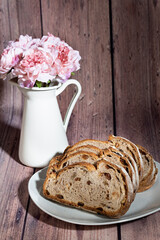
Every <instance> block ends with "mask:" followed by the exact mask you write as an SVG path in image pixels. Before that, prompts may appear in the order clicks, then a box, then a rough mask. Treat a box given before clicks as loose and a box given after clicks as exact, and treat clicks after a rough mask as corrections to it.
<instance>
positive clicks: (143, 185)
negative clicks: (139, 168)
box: [137, 145, 155, 192]
mask: <svg viewBox="0 0 160 240" xmlns="http://www.w3.org/2000/svg"><path fill="white" fill-rule="evenodd" d="M137 147H138V149H139V152H140V154H141V157H142V160H143V165H144V171H143V177H142V179H141V182H140V186H139V192H142V191H145V190H146V189H148V185H150V183H151V181H152V179H153V177H154V171H155V168H154V160H153V157H152V156H151V154H150V153H149V152H148V151H147V150H146V149H145V148H144V147H142V146H140V145H137Z"/></svg>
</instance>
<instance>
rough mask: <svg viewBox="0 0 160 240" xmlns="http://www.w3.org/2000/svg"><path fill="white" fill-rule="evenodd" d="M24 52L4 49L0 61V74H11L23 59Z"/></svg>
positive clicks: (19, 49) (17, 49)
mask: <svg viewBox="0 0 160 240" xmlns="http://www.w3.org/2000/svg"><path fill="white" fill-rule="evenodd" d="M22 53H23V50H22V49H21V48H10V47H8V48H6V49H4V51H3V53H2V55H1V59H0V73H1V74H6V73H7V72H9V71H10V70H11V69H12V68H13V67H14V66H15V65H16V64H17V63H18V62H19V61H20V60H21V58H22Z"/></svg>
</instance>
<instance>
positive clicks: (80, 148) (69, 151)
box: [62, 144, 103, 158]
mask: <svg viewBox="0 0 160 240" xmlns="http://www.w3.org/2000/svg"><path fill="white" fill-rule="evenodd" d="M75 145H76V147H75ZM75 145H74V146H72V147H71V148H67V151H65V152H64V154H63V157H62V158H66V157H68V156H69V155H71V154H73V153H77V152H80V151H84V152H91V153H94V154H96V155H97V156H101V155H102V154H103V151H102V150H101V149H100V148H98V147H96V146H93V145H89V144H86V145H82V146H77V144H75Z"/></svg>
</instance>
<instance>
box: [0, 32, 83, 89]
mask: <svg viewBox="0 0 160 240" xmlns="http://www.w3.org/2000/svg"><path fill="white" fill-rule="evenodd" d="M80 59H81V57H80V55H79V52H78V51H76V50H73V48H71V47H70V46H69V45H68V44H67V43H66V42H64V41H61V40H60V38H58V37H55V36H53V35H52V34H50V33H49V34H48V35H47V36H43V37H42V38H41V39H39V38H35V39H34V38H32V37H30V36H28V35H26V36H22V35H21V36H20V37H19V40H16V41H10V42H9V44H8V46H7V47H6V48H5V49H4V51H3V53H2V54H1V58H0V74H1V75H2V78H4V79H5V78H6V75H7V74H8V73H12V74H13V76H15V77H17V78H18V84H19V85H20V86H21V87H27V88H32V87H35V86H37V87H42V86H43V87H45V86H52V84H53V83H54V82H55V81H58V82H62V83H63V82H65V81H67V80H68V79H69V78H70V77H71V75H73V74H74V72H75V71H77V70H79V69H80V64H79V61H80Z"/></svg>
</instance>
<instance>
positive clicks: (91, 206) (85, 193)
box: [43, 135, 158, 218]
mask: <svg viewBox="0 0 160 240" xmlns="http://www.w3.org/2000/svg"><path fill="white" fill-rule="evenodd" d="M157 174H158V169H157V168H156V164H155V162H154V160H153V157H152V156H151V155H150V154H149V153H148V151H147V150H146V149H144V148H143V147H141V146H138V145H137V146H136V145H135V144H134V143H132V142H130V141H129V140H127V139H125V138H122V137H115V136H113V135H111V136H109V140H108V141H99V140H91V139H86V140H82V141H79V142H78V143H76V144H74V145H73V146H69V147H67V148H66V150H65V151H64V153H63V154H61V155H59V156H56V157H54V158H53V159H52V160H51V161H50V164H49V167H48V170H47V176H46V180H45V182H44V185H43V193H44V196H45V197H46V198H49V199H52V200H53V201H57V202H60V203H62V204H66V205H69V206H73V207H76V208H81V209H83V210H87V211H92V212H94V213H100V214H104V215H106V216H108V217H113V218H117V217H120V216H122V215H123V214H125V213H126V211H127V210H128V208H129V207H130V205H131V203H132V201H133V200H134V198H135V194H136V192H142V191H145V190H147V189H149V188H150V187H151V186H153V184H154V183H155V181H156V178H157Z"/></svg>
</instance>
